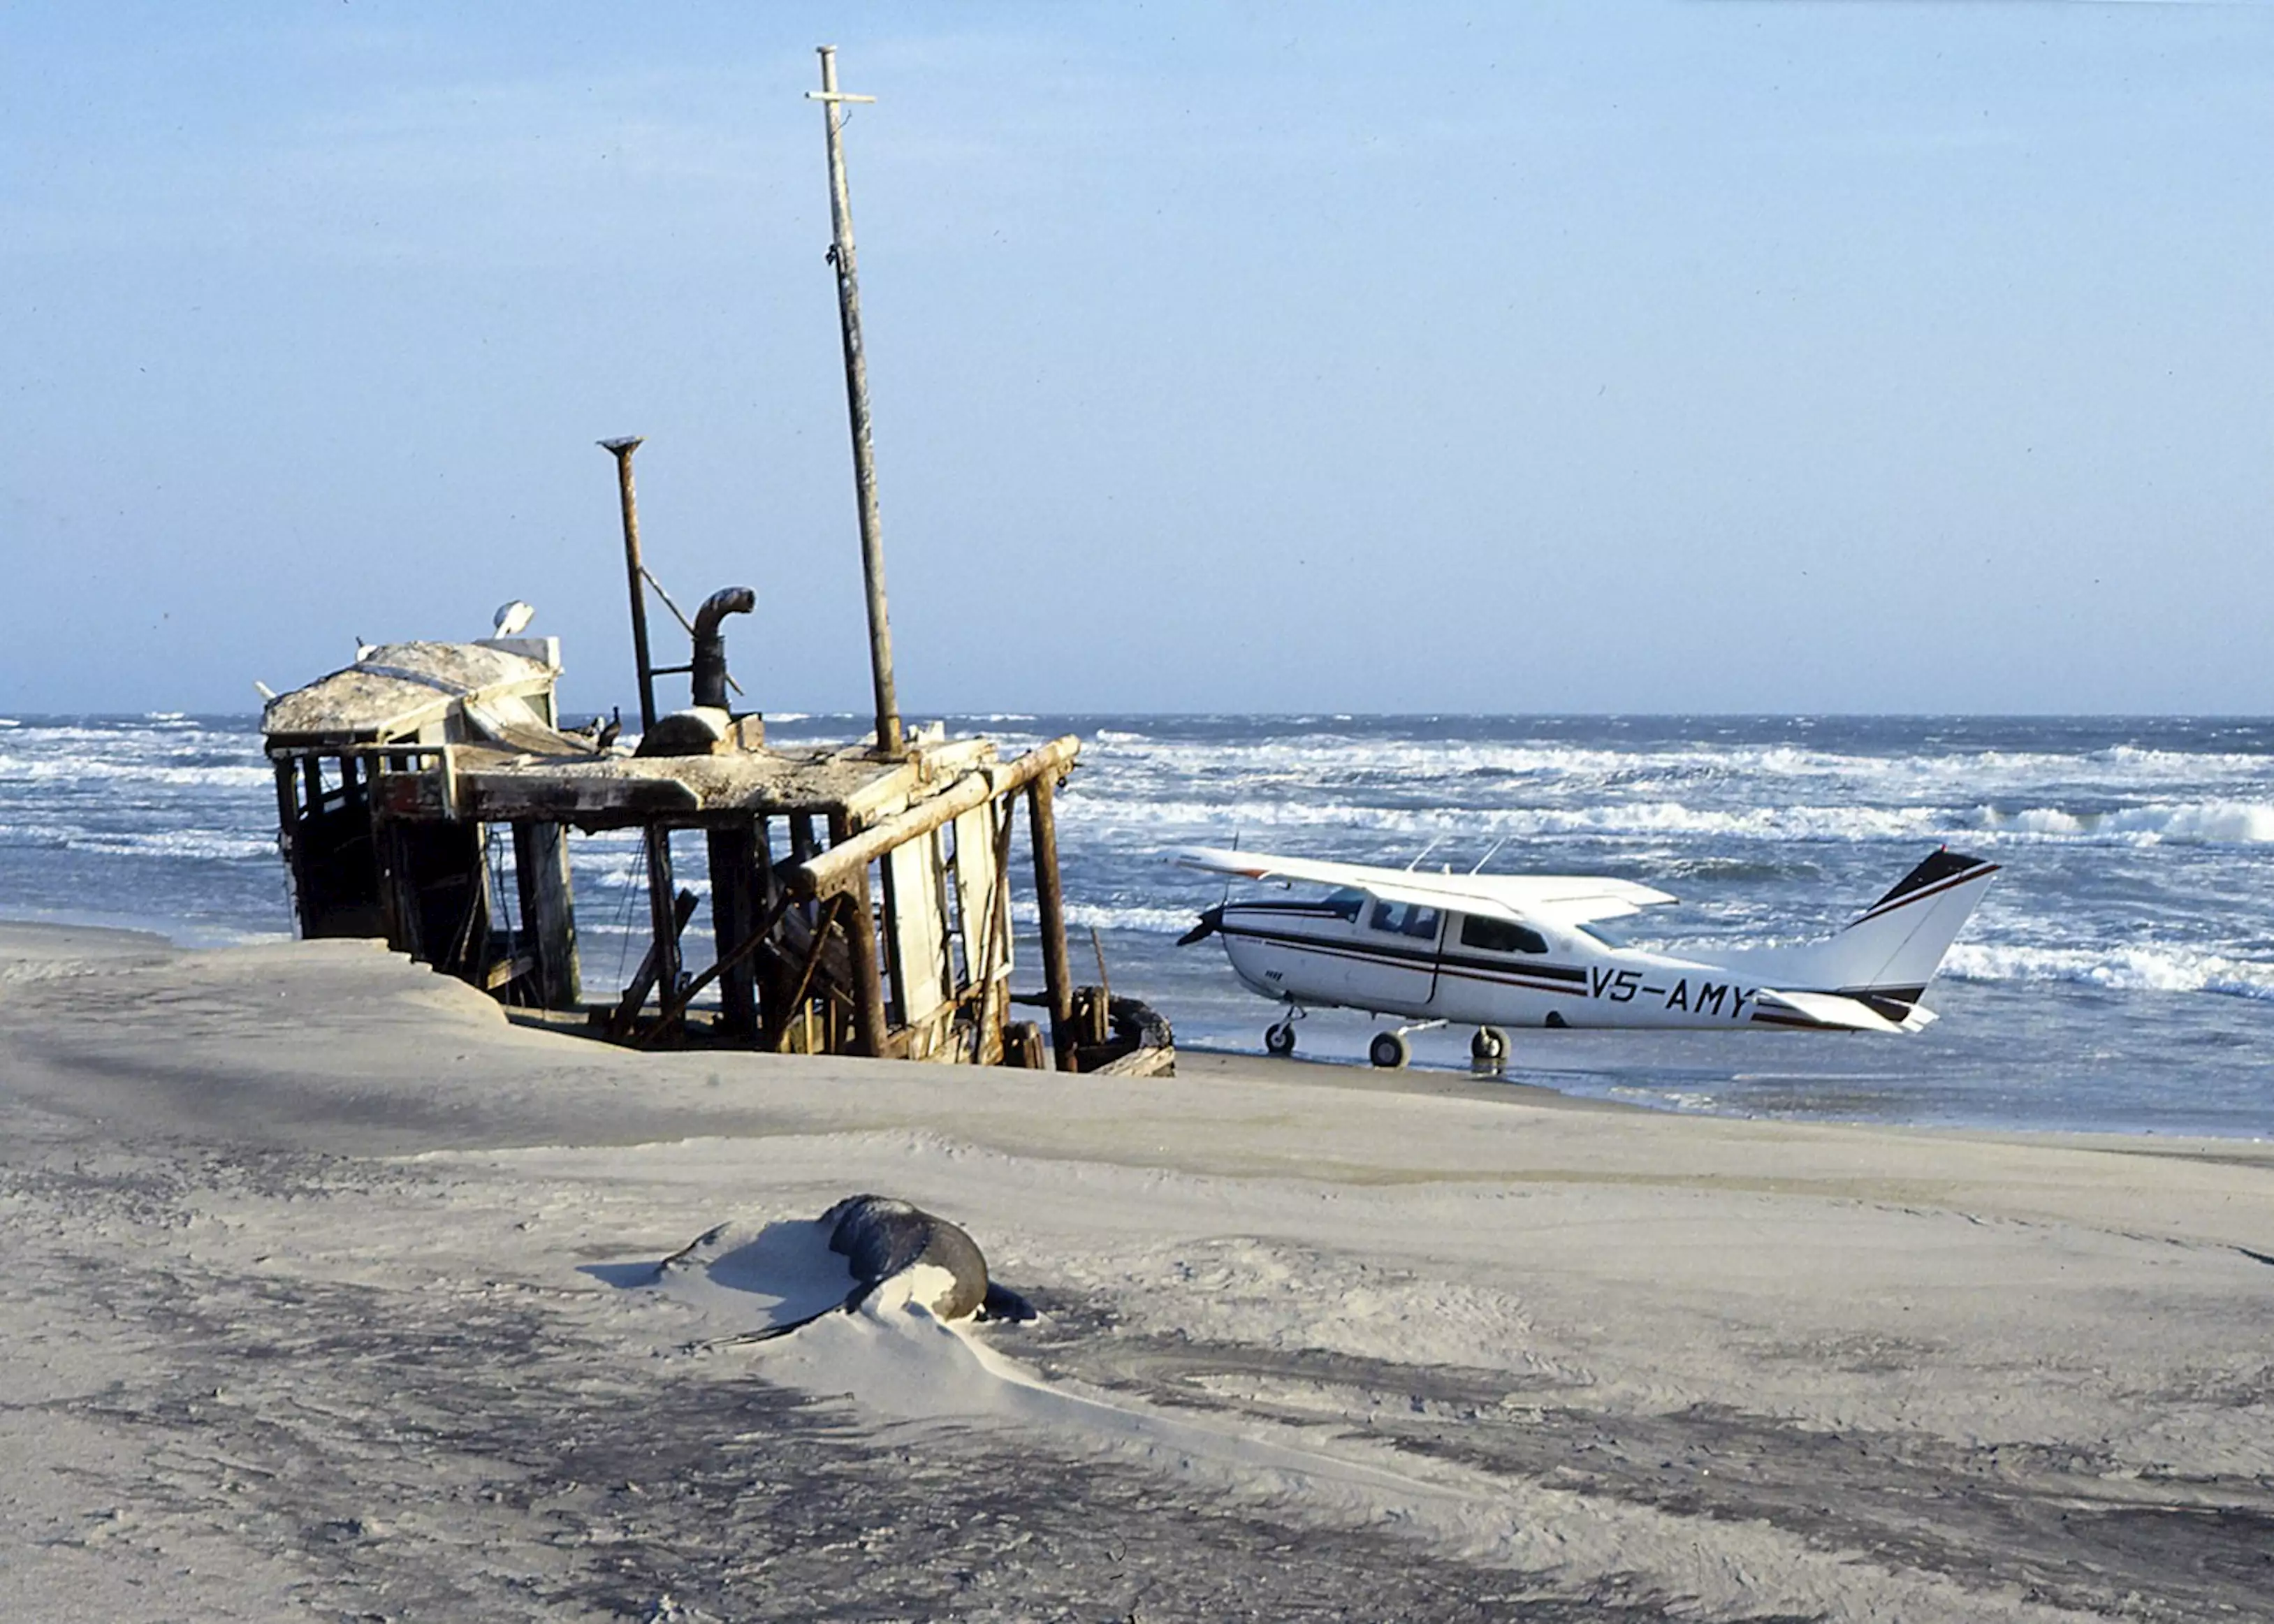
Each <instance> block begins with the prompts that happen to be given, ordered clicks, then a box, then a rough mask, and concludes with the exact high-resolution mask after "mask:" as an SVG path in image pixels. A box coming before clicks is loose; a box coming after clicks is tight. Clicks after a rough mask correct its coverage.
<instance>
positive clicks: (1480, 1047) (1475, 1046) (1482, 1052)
mask: <svg viewBox="0 0 2274 1624" xmlns="http://www.w3.org/2000/svg"><path fill="white" fill-rule="evenodd" d="M1469 1058H1470V1059H1472V1060H1473V1061H1475V1062H1476V1063H1477V1064H1479V1065H1498V1064H1501V1062H1502V1061H1504V1060H1506V1059H1507V1058H1508V1034H1507V1033H1505V1032H1502V1030H1501V1029H1500V1028H1499V1027H1498V1026H1479V1027H1478V1028H1477V1034H1476V1036H1474V1037H1472V1038H1471V1039H1470V1040H1469Z"/></svg>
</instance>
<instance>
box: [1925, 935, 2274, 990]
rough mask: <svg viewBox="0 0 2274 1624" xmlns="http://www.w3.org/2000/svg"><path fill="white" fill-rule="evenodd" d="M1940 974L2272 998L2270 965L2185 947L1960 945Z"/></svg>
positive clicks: (2273, 987) (2273, 968) (2273, 984)
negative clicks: (2098, 947)
mask: <svg viewBox="0 0 2274 1624" xmlns="http://www.w3.org/2000/svg"><path fill="white" fill-rule="evenodd" d="M1942 968H1943V974H1946V975H1948V976H1951V977H1954V979H1956V980H1959V981H2065V982H2070V983H2074V984H2076V985H2080V986H2086V987H2105V988H2107V989H2111V990H2112V991H2120V992H2166V993H2186V992H2208V993H2218V994H2223V995H2225V996H2231V997H2240V998H2274V964H2266V963H2263V962H2260V961H2257V960H2254V959H2233V958H2229V957H2227V956H2226V955H2225V954H2222V953H2213V952H2206V951H2201V950H2198V949H2193V948H2185V947H2118V948H2105V949H2093V948H2078V947H2022V946H1998V945H1988V944H1976V943H1961V944H1958V945H1957V946H1955V947H1954V948H1952V949H1951V950H1950V955H1949V957H1948V958H1946V959H1944V960H1943V966H1942Z"/></svg>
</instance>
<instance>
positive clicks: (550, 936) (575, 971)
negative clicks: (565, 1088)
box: [513, 819, 584, 1010]
mask: <svg viewBox="0 0 2274 1624" xmlns="http://www.w3.org/2000/svg"><path fill="white" fill-rule="evenodd" d="M513 873H514V883H515V885H516V889H517V890H518V891H520V892H521V922H522V928H523V929H525V930H527V931H528V932H529V934H530V937H531V941H532V943H533V944H535V947H536V951H537V986H538V1006H539V1007H540V1008H543V1009H548V1010H573V1009H575V1008H576V1006H577V1005H578V1004H582V1003H583V1002H584V969H583V966H582V965H581V964H580V962H579V961H578V959H577V955H576V908H575V905H574V903H573V902H572V900H571V898H570V897H569V831H567V830H566V829H564V828H563V827H562V826H561V825H560V824H559V823H536V822H533V821H531V820H529V819H523V820H522V821H521V822H519V823H516V824H514V826H513Z"/></svg>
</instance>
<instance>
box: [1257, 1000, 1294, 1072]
mask: <svg viewBox="0 0 2274 1624" xmlns="http://www.w3.org/2000/svg"><path fill="white" fill-rule="evenodd" d="M1300 1019H1303V1011H1301V1010H1299V1009H1297V1008H1296V1007H1295V1006H1294V1005H1293V1004H1289V1005H1288V1006H1287V1012H1286V1013H1285V1014H1284V1015H1282V1016H1281V1017H1280V1018H1279V1019H1277V1020H1276V1021H1274V1022H1273V1023H1272V1024H1271V1025H1269V1026H1266V1027H1264V1028H1263V1052H1264V1053H1265V1054H1267V1055H1269V1056H1271V1057H1272V1058H1273V1059H1275V1060H1284V1059H1285V1058H1287V1056H1290V1055H1291V1054H1293V1053H1294V1052H1295V1023H1296V1022H1297V1021H1299V1020H1300Z"/></svg>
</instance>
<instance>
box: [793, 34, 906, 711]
mask: <svg viewBox="0 0 2274 1624" xmlns="http://www.w3.org/2000/svg"><path fill="white" fill-rule="evenodd" d="M819 49H820V52H821V88H820V89H819V90H817V91H813V90H809V91H807V92H806V93H805V94H806V99H807V100H808V101H809V102H820V103H821V104H822V106H823V108H824V110H825V113H826V115H827V117H828V121H829V221H830V228H831V231H832V242H831V244H830V248H829V263H830V264H831V265H832V266H834V267H836V270H837V316H838V321H839V324H840V326H841V327H843V329H844V335H845V404H846V410H847V411H848V412H849V413H850V415H851V417H852V421H853V492H854V496H855V500H856V501H857V502H858V503H859V506H860V514H861V575H862V583H863V584H864V585H865V586H866V588H867V590H868V598H869V671H870V677H871V679H872V680H873V683H874V686H875V688H876V698H877V751H878V753H879V754H881V755H885V756H898V755H899V754H900V700H899V698H898V697H897V696H896V695H894V693H893V691H892V628H891V627H890V626H889V625H888V624H887V622H886V620H885V542H884V535H883V527H882V525H881V523H879V521H878V519H877V463H876V452H875V449H874V447H872V446H871V444H870V436H869V361H868V356H867V352H866V351H865V350H862V345H861V284H860V281H859V278H858V277H857V275H856V274H855V270H854V265H853V204H852V199H851V196H850V194H849V193H848V192H847V190H846V185H845V139H844V129H845V103H846V102H874V101H875V100H876V99H877V98H876V97H874V96H855V95H847V94H844V93H843V92H841V91H840V90H839V89H838V88H837V48H836V47H835V46H834V45H824V46H822V47H820V48H819Z"/></svg>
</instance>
